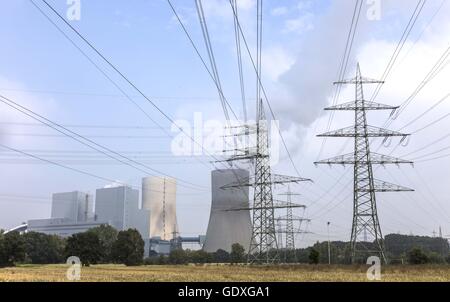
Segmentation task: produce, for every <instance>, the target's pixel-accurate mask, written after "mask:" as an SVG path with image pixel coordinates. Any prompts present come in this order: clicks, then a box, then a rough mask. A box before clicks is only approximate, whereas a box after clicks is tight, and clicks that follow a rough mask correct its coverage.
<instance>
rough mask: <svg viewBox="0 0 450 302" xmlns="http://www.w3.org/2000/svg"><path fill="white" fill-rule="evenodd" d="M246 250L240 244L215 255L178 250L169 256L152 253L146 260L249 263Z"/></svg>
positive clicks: (179, 262)
mask: <svg viewBox="0 0 450 302" xmlns="http://www.w3.org/2000/svg"><path fill="white" fill-rule="evenodd" d="M246 256H247V255H246V253H245V249H244V247H243V246H242V245H240V244H239V243H235V244H233V245H232V246H231V252H230V253H229V252H227V251H225V250H222V249H219V250H217V251H216V252H215V253H208V252H205V251H203V250H196V251H191V250H183V249H176V250H173V251H171V252H170V254H169V255H168V256H164V255H157V254H156V253H151V254H150V257H149V258H147V259H145V264H148V265H152V264H159V265H161V264H175V265H176V264H187V263H234V264H236V263H244V262H246V261H247V257H246Z"/></svg>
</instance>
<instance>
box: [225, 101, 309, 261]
mask: <svg viewBox="0 0 450 302" xmlns="http://www.w3.org/2000/svg"><path fill="white" fill-rule="evenodd" d="M257 103H258V106H257V118H256V125H253V126H250V125H245V126H244V128H245V131H244V132H243V133H242V134H241V135H250V134H255V135H256V146H254V147H253V148H249V149H246V150H238V151H240V152H242V154H239V155H236V156H234V157H232V158H229V159H227V160H226V161H241V160H251V161H252V162H253V163H254V175H253V179H250V178H246V179H241V180H238V181H237V182H234V183H231V184H228V185H226V186H223V187H222V188H223V189H228V188H238V187H243V186H251V187H253V190H254V192H253V193H254V195H253V204H252V206H251V207H243V208H236V209H228V210H229V211H244V210H252V237H251V241H250V243H249V249H248V260H247V262H248V263H274V262H278V261H279V260H280V258H279V251H278V242H277V237H276V235H277V232H276V228H275V215H274V214H275V209H284V208H286V207H288V206H291V207H295V206H296V205H288V204H286V203H279V202H278V204H274V199H273V191H272V190H273V187H274V186H275V185H284V184H288V183H299V182H303V181H311V180H310V179H307V178H301V177H291V176H284V175H277V174H273V173H272V171H271V166H270V152H269V151H270V150H269V129H268V123H267V120H266V115H265V111H264V106H263V102H262V100H259V102H257ZM236 135H239V134H236Z"/></svg>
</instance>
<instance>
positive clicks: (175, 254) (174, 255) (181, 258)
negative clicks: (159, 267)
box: [168, 249, 189, 264]
mask: <svg viewBox="0 0 450 302" xmlns="http://www.w3.org/2000/svg"><path fill="white" fill-rule="evenodd" d="M188 260H189V259H188V256H187V253H186V251H184V250H182V249H176V250H172V251H170V254H169V259H168V261H169V263H170V264H186V263H188Z"/></svg>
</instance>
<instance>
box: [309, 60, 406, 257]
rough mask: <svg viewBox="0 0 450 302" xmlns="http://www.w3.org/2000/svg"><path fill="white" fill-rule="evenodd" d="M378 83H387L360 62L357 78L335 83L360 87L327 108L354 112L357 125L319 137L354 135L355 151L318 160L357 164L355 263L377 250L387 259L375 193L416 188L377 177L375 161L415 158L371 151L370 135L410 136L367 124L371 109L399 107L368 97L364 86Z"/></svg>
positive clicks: (354, 227)
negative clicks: (364, 74) (369, 74)
mask: <svg viewBox="0 0 450 302" xmlns="http://www.w3.org/2000/svg"><path fill="white" fill-rule="evenodd" d="M378 83H381V84H382V83H384V82H382V81H378V80H372V79H368V78H364V77H362V76H361V70H360V67H359V63H358V65H357V70H356V77H355V78H353V79H350V80H344V81H340V82H336V83H334V84H337V85H342V84H354V85H355V88H356V89H355V101H353V102H348V103H344V104H341V105H336V106H332V107H329V108H326V109H325V110H342V111H343V110H348V111H354V112H355V124H354V125H353V126H350V127H347V128H343V129H340V130H336V131H331V132H327V133H324V134H321V135H318V136H319V137H354V152H353V153H350V154H345V155H340V156H336V157H334V158H330V159H327V160H322V161H318V162H315V164H328V165H331V164H342V165H347V164H349V165H353V166H354V175H353V177H354V181H353V223H352V234H351V239H350V244H351V258H352V262H355V260H356V256H357V255H359V254H362V255H364V253H365V254H366V256H367V255H371V254H372V253H376V254H378V256H380V258H381V259H383V260H384V262H387V259H386V255H385V252H384V243H383V235H382V233H381V227H380V222H379V219H378V213H377V204H376V195H375V193H376V192H400V191H413V190H412V189H409V188H406V187H402V186H398V185H395V184H391V183H388V182H385V181H381V180H377V179H374V176H373V170H372V165H374V164H380V165H385V164H397V165H398V164H403V163H410V164H412V162H411V161H407V160H402V159H399V158H394V157H391V156H387V155H382V154H378V153H371V152H370V144H369V138H372V137H383V138H384V140H387V139H388V138H390V137H396V136H398V137H402V139H401V141H403V140H404V139H405V138H406V137H407V136H408V135H409V134H403V133H400V132H396V131H391V130H387V129H382V128H378V127H373V126H369V125H367V118H366V111H367V110H393V112H394V111H395V110H396V109H398V108H399V107H398V106H390V105H384V104H378V103H375V102H370V101H366V100H365V99H364V92H363V85H364V84H378ZM364 233H366V234H367V235H371V236H372V237H373V238H374V242H373V244H370V243H368V242H364V241H363V242H360V241H361V239H362V238H361V237H362V236H364Z"/></svg>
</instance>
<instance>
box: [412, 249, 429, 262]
mask: <svg viewBox="0 0 450 302" xmlns="http://www.w3.org/2000/svg"><path fill="white" fill-rule="evenodd" d="M408 262H409V264H426V263H428V262H429V258H428V256H427V254H426V253H425V252H424V251H423V250H422V249H421V248H418V247H416V248H413V249H412V250H410V251H409V253H408Z"/></svg>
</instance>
